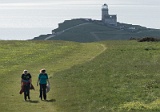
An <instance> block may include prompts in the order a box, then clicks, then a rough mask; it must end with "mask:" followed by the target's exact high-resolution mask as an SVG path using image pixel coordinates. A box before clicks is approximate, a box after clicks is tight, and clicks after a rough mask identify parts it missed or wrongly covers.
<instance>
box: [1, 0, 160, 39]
mask: <svg viewBox="0 0 160 112" xmlns="http://www.w3.org/2000/svg"><path fill="white" fill-rule="evenodd" d="M104 3H107V4H108V5H109V13H110V14H117V17H118V22H124V23H131V24H138V25H142V26H146V27H151V28H159V29H160V21H159V20H160V19H159V18H160V15H159V13H160V8H159V6H160V0H0V39H1V37H2V38H3V37H4V38H6V37H8V38H9V37H10V35H9V34H8V36H7V33H6V32H7V31H5V30H10V32H11V33H10V34H12V32H13V31H14V32H16V31H17V32H18V29H17V30H15V29H14V30H13V29H11V28H21V30H22V28H37V29H36V31H28V32H30V34H32V35H30V37H29V38H31V37H33V36H36V35H40V33H41V32H42V34H45V33H48V32H51V30H53V29H55V28H57V27H58V24H59V23H61V22H63V21H64V20H70V19H74V18H92V19H98V20H100V19H101V6H102V5H103V4H104ZM38 28H39V32H38ZM14 32H13V34H12V35H14ZM21 32H22V31H21ZM22 33H23V32H22ZM22 33H21V34H22ZM27 34H28V33H27ZM2 35H3V36H2ZM15 35H17V37H14V38H17V39H18V38H20V36H21V35H20V34H18V33H16V34H15ZM18 36H19V37H18ZM26 37H27V36H26ZM26 37H24V38H26ZM8 38H7V39H8Z"/></svg>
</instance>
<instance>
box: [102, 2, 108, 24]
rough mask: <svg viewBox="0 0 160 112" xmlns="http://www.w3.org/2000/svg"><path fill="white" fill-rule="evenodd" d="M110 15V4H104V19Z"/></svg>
mask: <svg viewBox="0 0 160 112" xmlns="http://www.w3.org/2000/svg"><path fill="white" fill-rule="evenodd" d="M107 16H109V13H108V5H107V4H104V5H103V6H102V21H103V22H104V21H105V18H106V17H107Z"/></svg>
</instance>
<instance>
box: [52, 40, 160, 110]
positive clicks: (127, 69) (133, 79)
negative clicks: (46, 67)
mask: <svg viewBox="0 0 160 112" xmlns="http://www.w3.org/2000/svg"><path fill="white" fill-rule="evenodd" d="M101 44H104V45H105V46H106V47H107V49H106V50H105V51H104V52H103V53H102V54H100V55H99V56H97V57H96V58H94V59H93V60H92V61H90V62H87V63H84V64H81V65H77V66H74V67H72V68H71V69H69V70H65V71H62V72H58V73H56V74H54V77H53V78H52V83H53V85H55V86H53V87H52V89H53V90H54V94H53V96H54V98H55V99H56V100H57V102H56V103H55V104H53V105H54V106H55V109H56V111H57V112H77V111H78V112H159V111H160V107H159V105H160V94H159V93H160V89H159V88H160V81H159V79H160V69H159V68H160V65H159V63H160V56H159V53H160V43H138V42H136V41H107V42H102V43H101Z"/></svg>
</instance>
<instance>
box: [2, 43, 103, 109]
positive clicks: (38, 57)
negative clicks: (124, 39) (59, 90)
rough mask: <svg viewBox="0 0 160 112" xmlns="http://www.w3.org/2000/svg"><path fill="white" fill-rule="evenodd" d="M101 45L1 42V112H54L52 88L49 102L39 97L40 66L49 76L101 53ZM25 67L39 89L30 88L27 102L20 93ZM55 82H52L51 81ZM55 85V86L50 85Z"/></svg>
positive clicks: (54, 101)
mask: <svg viewBox="0 0 160 112" xmlns="http://www.w3.org/2000/svg"><path fill="white" fill-rule="evenodd" d="M101 47H102V46H101V45H100V44H94V43H93V44H92V43H91V44H80V43H72V42H61V41H0V54H1V55H0V63H1V65H0V69H1V74H0V77H1V78H0V82H1V87H0V102H1V103H0V110H1V111H2V112H20V111H23V112H28V111H29V112H54V111H55V109H54V108H55V107H54V103H56V99H54V96H52V95H54V94H53V92H54V90H51V91H50V93H49V94H48V100H49V102H42V101H40V100H39V98H38V96H39V87H37V86H36V81H37V77H38V74H39V70H40V69H41V68H46V70H47V72H48V74H49V77H50V78H51V77H53V76H54V75H53V74H54V73H55V72H58V71H61V70H65V69H69V68H70V67H72V66H74V65H77V64H82V63H84V62H86V61H87V60H89V59H91V58H93V57H94V56H96V55H97V54H99V53H100V52H101ZM24 69H27V70H29V72H30V73H31V75H32V80H33V85H34V86H35V88H36V90H35V91H31V99H32V101H31V102H24V101H23V95H20V94H19V90H20V80H21V74H22V71H23V70H24ZM51 84H52V83H51ZM51 86H55V85H53V84H52V85H51Z"/></svg>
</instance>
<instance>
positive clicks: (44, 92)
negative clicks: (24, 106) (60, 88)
mask: <svg viewBox="0 0 160 112" xmlns="http://www.w3.org/2000/svg"><path fill="white" fill-rule="evenodd" d="M43 98H44V100H46V98H47V95H46V84H43Z"/></svg>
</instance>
